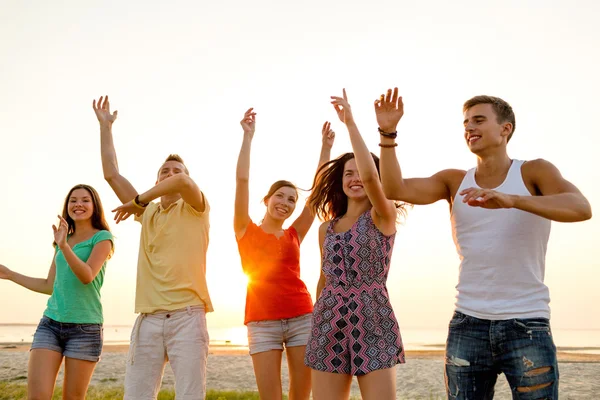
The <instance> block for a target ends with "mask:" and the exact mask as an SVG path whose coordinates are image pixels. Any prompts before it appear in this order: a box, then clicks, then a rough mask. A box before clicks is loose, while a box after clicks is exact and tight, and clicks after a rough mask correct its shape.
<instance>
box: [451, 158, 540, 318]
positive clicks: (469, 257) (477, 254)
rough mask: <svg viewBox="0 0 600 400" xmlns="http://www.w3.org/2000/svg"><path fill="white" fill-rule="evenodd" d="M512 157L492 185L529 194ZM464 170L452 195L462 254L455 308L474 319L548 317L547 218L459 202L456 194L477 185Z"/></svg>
mask: <svg viewBox="0 0 600 400" xmlns="http://www.w3.org/2000/svg"><path fill="white" fill-rule="evenodd" d="M523 164H524V161H521V160H513V161H512V164H511V166H510V169H509V171H508V174H507V176H506V179H505V180H504V182H503V183H502V184H501V185H500V186H498V187H497V188H495V189H493V190H495V191H498V192H501V193H507V194H515V195H521V196H531V193H530V192H529V190H528V189H527V187H526V186H525V183H524V182H523V177H522V175H521V166H522V165H523ZM475 170H476V169H475V168H473V169H470V170H469V171H467V173H466V175H465V177H464V179H463V181H462V183H461V185H460V187H459V189H458V191H457V194H456V197H455V198H454V203H453V206H452V213H451V223H452V236H453V238H454V243H455V245H456V250H457V252H458V255H459V257H460V260H461V262H460V271H459V278H458V285H457V286H456V289H457V291H458V294H457V296H456V310H457V311H460V312H462V313H464V314H467V315H471V316H473V317H476V318H482V319H488V320H502V319H511V318H550V307H549V302H550V295H549V291H548V287H547V286H546V285H545V284H544V272H545V258H546V249H547V245H548V238H549V236H550V220H548V219H546V218H542V217H539V216H537V215H534V214H531V213H529V212H525V211H521V210H518V209H514V208H513V209H495V210H494V209H492V210H489V209H484V208H481V207H472V206H469V205H468V204H466V203H463V202H462V198H463V196H460V195H459V193H460V192H461V191H462V190H464V189H468V188H470V187H475V188H478V187H479V186H477V183H475Z"/></svg>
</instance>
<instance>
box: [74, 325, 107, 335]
mask: <svg viewBox="0 0 600 400" xmlns="http://www.w3.org/2000/svg"><path fill="white" fill-rule="evenodd" d="M77 327H78V328H79V330H80V331H81V332H83V333H86V334H88V335H98V334H99V333H101V332H102V325H100V324H79V325H77Z"/></svg>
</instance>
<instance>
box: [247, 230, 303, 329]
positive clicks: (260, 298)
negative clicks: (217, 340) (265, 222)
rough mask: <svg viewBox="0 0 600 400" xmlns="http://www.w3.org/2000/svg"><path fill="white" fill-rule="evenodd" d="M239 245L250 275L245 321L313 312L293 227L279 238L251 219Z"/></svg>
mask: <svg viewBox="0 0 600 400" xmlns="http://www.w3.org/2000/svg"><path fill="white" fill-rule="evenodd" d="M237 244H238V250H239V253H240V258H241V261H242V268H243V270H244V273H245V274H246V275H247V276H248V288H247V292H246V313H245V318H244V324H247V323H248V322H253V321H266V320H278V319H288V318H294V317H298V316H300V315H304V314H309V313H311V312H312V311H313V303H312V298H311V296H310V293H309V292H308V289H307V288H306V285H305V284H304V282H303V281H302V280H301V279H300V240H299V239H298V232H296V229H295V228H294V227H289V228H287V229H285V230H284V232H283V236H281V237H280V238H277V236H275V235H273V234H270V233H266V232H265V231H263V230H262V228H261V227H260V226H257V225H256V224H255V223H254V222H252V221H250V223H249V224H248V227H247V228H246V232H245V233H244V236H242V237H241V238H240V239H239V240H238V241H237Z"/></svg>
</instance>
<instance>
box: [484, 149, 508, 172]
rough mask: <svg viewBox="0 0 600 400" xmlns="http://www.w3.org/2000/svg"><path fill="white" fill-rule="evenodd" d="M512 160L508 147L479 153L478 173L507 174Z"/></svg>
mask: <svg viewBox="0 0 600 400" xmlns="http://www.w3.org/2000/svg"><path fill="white" fill-rule="evenodd" d="M511 163H512V160H511V159H510V157H508V154H507V153H506V149H503V151H496V152H493V153H492V152H490V153H487V154H478V155H477V174H478V175H479V176H493V175H499V174H505V173H506V172H507V171H508V169H509V168H510V164H511Z"/></svg>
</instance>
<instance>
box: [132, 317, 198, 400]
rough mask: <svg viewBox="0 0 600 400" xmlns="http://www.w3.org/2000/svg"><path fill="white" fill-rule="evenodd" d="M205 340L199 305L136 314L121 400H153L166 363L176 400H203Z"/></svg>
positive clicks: (158, 388) (156, 394)
mask: <svg viewBox="0 0 600 400" xmlns="http://www.w3.org/2000/svg"><path fill="white" fill-rule="evenodd" d="M208 341H209V339H208V330H207V327H206V314H205V312H204V307H202V306H192V307H187V308H184V309H181V310H175V311H164V312H163V311H161V312H157V313H154V314H140V315H139V316H138V318H137V319H136V321H135V325H134V327H133V332H132V333H131V344H130V345H129V356H128V359H127V368H126V371H125V397H124V399H125V400H154V399H156V397H157V396H158V392H159V390H160V384H161V382H162V376H163V371H164V369H165V365H166V363H167V361H169V362H170V363H171V368H172V369H173V374H174V375H175V393H176V398H177V400H204V397H205V394H206V359H207V358H208Z"/></svg>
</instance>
